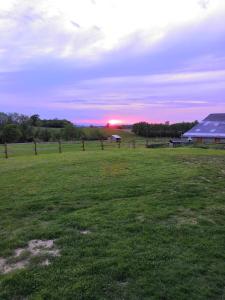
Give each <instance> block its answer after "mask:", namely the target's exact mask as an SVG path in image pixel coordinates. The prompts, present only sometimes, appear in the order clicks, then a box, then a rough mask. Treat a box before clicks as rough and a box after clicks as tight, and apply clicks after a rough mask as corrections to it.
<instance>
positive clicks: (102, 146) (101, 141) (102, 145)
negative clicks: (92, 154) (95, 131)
mask: <svg viewBox="0 0 225 300" xmlns="http://www.w3.org/2000/svg"><path fill="white" fill-rule="evenodd" d="M100 143H101V149H102V150H104V143H103V139H101V140H100Z"/></svg>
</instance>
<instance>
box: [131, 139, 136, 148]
mask: <svg viewBox="0 0 225 300" xmlns="http://www.w3.org/2000/svg"><path fill="white" fill-rule="evenodd" d="M132 145H133V149H135V148H136V141H135V140H133V141H132Z"/></svg>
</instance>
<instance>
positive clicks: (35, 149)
mask: <svg viewBox="0 0 225 300" xmlns="http://www.w3.org/2000/svg"><path fill="white" fill-rule="evenodd" d="M34 154H35V155H37V142H36V140H34Z"/></svg>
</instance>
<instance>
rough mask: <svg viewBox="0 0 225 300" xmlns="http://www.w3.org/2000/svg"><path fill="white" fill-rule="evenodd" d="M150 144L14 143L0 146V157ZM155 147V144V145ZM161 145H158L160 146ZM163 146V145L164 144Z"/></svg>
mask: <svg viewBox="0 0 225 300" xmlns="http://www.w3.org/2000/svg"><path fill="white" fill-rule="evenodd" d="M151 145H152V144H151V142H150V141H149V140H146V141H145V140H144V139H132V140H129V141H118V142H115V141H108V140H103V139H100V140H99V141H86V140H79V141H70V142H65V141H61V140H59V141H58V142H38V141H36V140H34V141H33V142H32V143H14V144H6V143H5V144H2V145H0V157H1V158H6V159H8V158H10V157H15V156H22V155H32V154H33V155H35V156H37V155H40V154H42V153H57V152H58V153H59V154H61V153H63V152H69V151H76V150H78V151H79V150H80V151H86V150H90V151H91V150H101V151H104V150H107V149H124V148H130V149H135V148H140V147H142V148H144V147H151ZM155 145H156V143H155ZM160 145H161V144H159V146H160ZM164 145H165V144H164Z"/></svg>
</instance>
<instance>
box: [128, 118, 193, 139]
mask: <svg viewBox="0 0 225 300" xmlns="http://www.w3.org/2000/svg"><path fill="white" fill-rule="evenodd" d="M197 123H198V122H197V121H195V122H182V123H176V124H171V125H170V124H168V123H166V124H149V123H147V122H139V123H135V124H134V125H133V127H132V131H133V132H134V133H135V134H136V135H140V136H143V137H170V138H172V137H176V138H178V137H181V136H182V134H183V133H184V132H186V131H188V130H190V129H191V128H192V127H194V126H195V125H196V124H197Z"/></svg>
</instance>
